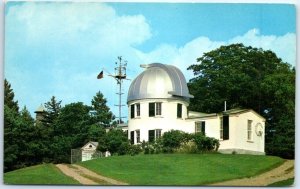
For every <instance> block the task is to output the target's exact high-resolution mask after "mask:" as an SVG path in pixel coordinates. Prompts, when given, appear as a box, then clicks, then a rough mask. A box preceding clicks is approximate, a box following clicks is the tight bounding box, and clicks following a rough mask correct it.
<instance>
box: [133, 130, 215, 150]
mask: <svg viewBox="0 0 300 189" xmlns="http://www.w3.org/2000/svg"><path fill="white" fill-rule="evenodd" d="M132 146H135V145H132ZM138 147H139V149H140V150H141V151H139V152H138V153H140V152H143V153H144V154H158V153H202V152H214V151H218V148H219V141H218V140H217V139H215V138H211V137H206V136H205V135H203V134H202V133H196V134H189V133H185V132H182V131H179V130H171V131H168V132H165V133H164V134H163V136H162V137H161V138H159V139H157V140H155V142H152V143H149V142H145V141H143V142H142V143H141V144H140V145H139V146H138ZM138 153H136V154H138Z"/></svg>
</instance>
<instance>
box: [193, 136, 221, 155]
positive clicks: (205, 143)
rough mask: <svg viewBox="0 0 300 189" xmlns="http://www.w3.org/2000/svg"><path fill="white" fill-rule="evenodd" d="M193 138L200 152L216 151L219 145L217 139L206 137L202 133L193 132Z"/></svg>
mask: <svg viewBox="0 0 300 189" xmlns="http://www.w3.org/2000/svg"><path fill="white" fill-rule="evenodd" d="M193 138H194V142H195V144H196V146H197V149H198V151H200V152H207V151H217V150H218V148H219V145H220V143H219V141H218V140H217V139H215V138H211V137H206V136H204V135H203V134H202V133H196V134H194V137H193Z"/></svg>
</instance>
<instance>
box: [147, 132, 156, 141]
mask: <svg viewBox="0 0 300 189" xmlns="http://www.w3.org/2000/svg"><path fill="white" fill-rule="evenodd" d="M148 136H149V138H148V142H154V140H155V130H149V131H148Z"/></svg>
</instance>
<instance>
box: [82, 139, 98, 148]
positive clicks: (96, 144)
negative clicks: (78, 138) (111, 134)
mask: <svg viewBox="0 0 300 189" xmlns="http://www.w3.org/2000/svg"><path fill="white" fill-rule="evenodd" d="M89 144H92V145H94V146H95V147H96V148H97V147H98V144H99V143H98V142H93V141H89V142H88V143H86V144H85V145H84V146H83V147H82V148H81V149H84V148H85V147H86V146H87V145H89Z"/></svg>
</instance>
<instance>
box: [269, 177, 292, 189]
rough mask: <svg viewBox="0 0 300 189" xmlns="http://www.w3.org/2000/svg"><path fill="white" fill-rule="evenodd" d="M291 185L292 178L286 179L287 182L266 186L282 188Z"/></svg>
mask: <svg viewBox="0 0 300 189" xmlns="http://www.w3.org/2000/svg"><path fill="white" fill-rule="evenodd" d="M293 184H294V178H290V179H287V180H282V181H279V182H275V183H272V184H270V185H268V186H273V187H282V186H292V185H293Z"/></svg>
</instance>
